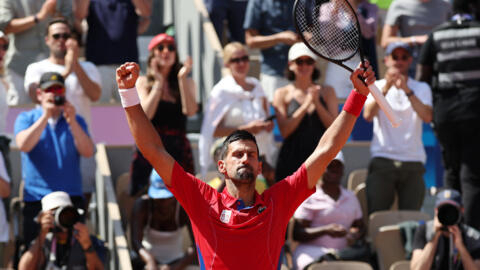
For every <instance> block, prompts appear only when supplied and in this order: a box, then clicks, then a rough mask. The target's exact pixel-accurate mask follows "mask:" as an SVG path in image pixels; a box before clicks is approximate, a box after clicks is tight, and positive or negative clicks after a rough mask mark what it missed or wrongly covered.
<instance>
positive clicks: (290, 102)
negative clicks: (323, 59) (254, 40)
mask: <svg viewBox="0 0 480 270" xmlns="http://www.w3.org/2000/svg"><path fill="white" fill-rule="evenodd" d="M316 60H317V56H316V55H315V54H314V53H313V52H312V51H310V49H308V48H307V46H306V45H305V44H303V43H296V44H294V45H293V46H292V47H291V48H290V51H289V52H288V66H287V70H286V77H287V79H288V80H290V81H291V83H290V84H289V85H287V86H285V87H282V88H280V89H278V90H277V91H276V92H275V99H274V101H273V106H274V108H275V114H276V116H277V121H278V127H279V128H280V134H282V136H283V138H284V139H285V140H284V141H283V145H282V148H281V150H280V154H279V156H278V160H277V165H276V171H275V179H276V180H277V181H278V180H282V179H284V178H285V177H287V176H288V175H290V174H292V173H293V172H295V170H296V169H297V168H298V167H299V166H300V165H301V164H302V163H303V161H304V160H305V159H306V158H307V157H308V156H310V155H311V154H312V153H313V151H314V150H315V147H316V146H317V142H318V140H319V139H320V137H322V135H323V133H324V132H325V130H326V129H327V128H328V127H329V126H330V125H331V124H332V122H333V120H335V118H336V117H337V115H338V101H337V97H336V96H335V91H334V90H333V88H331V87H328V86H321V85H318V84H316V82H315V81H316V80H317V79H318V78H319V77H320V71H319V70H318V69H317V68H316V67H315V61H316Z"/></svg>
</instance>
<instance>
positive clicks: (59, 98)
mask: <svg viewBox="0 0 480 270" xmlns="http://www.w3.org/2000/svg"><path fill="white" fill-rule="evenodd" d="M65 101H66V99H65V96H55V97H54V98H53V103H54V104H55V106H62V105H63V104H65Z"/></svg>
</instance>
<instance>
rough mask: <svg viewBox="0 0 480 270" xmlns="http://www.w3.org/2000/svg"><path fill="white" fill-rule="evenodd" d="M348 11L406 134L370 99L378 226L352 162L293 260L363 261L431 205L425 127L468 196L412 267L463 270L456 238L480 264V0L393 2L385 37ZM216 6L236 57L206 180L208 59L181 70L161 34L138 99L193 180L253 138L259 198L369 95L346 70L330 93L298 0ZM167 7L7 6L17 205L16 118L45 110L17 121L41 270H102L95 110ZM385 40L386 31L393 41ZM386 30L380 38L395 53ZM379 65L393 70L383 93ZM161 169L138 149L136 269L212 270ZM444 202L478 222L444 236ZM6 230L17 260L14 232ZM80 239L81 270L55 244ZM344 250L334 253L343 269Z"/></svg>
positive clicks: (319, 205)
mask: <svg viewBox="0 0 480 270" xmlns="http://www.w3.org/2000/svg"><path fill="white" fill-rule="evenodd" d="M349 2H350V4H351V5H352V7H353V8H354V9H355V10H356V11H357V15H358V18H359V22H360V27H361V29H362V46H363V47H364V51H365V52H366V57H367V58H368V60H369V61H370V62H371V63H372V66H373V68H374V70H375V72H376V76H377V78H378V81H376V82H375V84H376V85H377V87H378V88H379V89H381V91H382V93H383V95H384V96H385V98H386V100H387V102H388V103H389V104H390V106H391V107H392V109H393V111H394V112H395V113H397V114H398V115H399V116H400V118H401V119H402V123H401V125H400V127H398V128H393V127H392V126H391V125H390V123H389V122H388V120H387V118H386V116H385V114H384V113H383V112H382V111H381V110H380V109H379V107H378V105H377V103H376V102H375V100H374V99H373V98H372V97H371V95H370V96H369V97H368V100H367V102H366V105H365V108H364V111H363V117H364V118H365V119H366V120H367V121H373V138H372V141H371V157H372V159H371V161H370V163H369V167H368V176H367V179H366V195H367V202H368V204H367V206H368V208H367V209H368V210H367V211H368V212H367V213H362V211H361V207H360V205H359V202H358V200H357V199H356V197H355V196H354V195H353V193H351V192H350V191H347V190H346V189H344V188H343V187H341V183H340V180H341V178H342V175H343V169H344V166H345V160H344V159H343V157H337V158H335V159H334V160H333V161H332V162H331V163H330V165H329V166H328V167H327V169H326V172H325V174H324V176H323V177H322V181H319V183H318V185H317V192H316V193H315V194H313V195H312V196H311V197H310V198H308V199H307V200H306V201H305V202H304V203H303V204H302V205H301V206H300V207H299V208H298V209H297V211H296V212H295V215H294V217H293V218H294V219H295V222H294V239H295V240H297V241H299V242H300V245H299V247H298V248H297V250H296V251H295V253H294V255H293V263H294V265H296V266H295V267H296V268H298V269H304V267H306V266H307V265H309V264H311V263H314V262H317V261H322V260H330V259H332V258H331V257H332V256H333V257H335V259H338V258H340V257H341V256H338V254H339V253H341V252H342V250H345V249H349V248H356V249H362V248H363V247H362V246H359V245H360V244H359V243H362V244H363V241H364V236H365V226H366V224H364V223H363V218H362V217H363V216H364V215H369V214H372V213H374V212H376V211H381V210H388V209H390V208H391V207H392V204H393V201H394V198H395V196H396V197H397V200H398V209H400V210H420V209H421V207H422V205H423V200H424V197H425V193H426V188H425V183H424V179H423V177H424V176H423V175H424V172H425V163H426V153H425V150H424V146H423V143H422V125H423V123H432V126H433V129H434V131H435V134H436V135H437V138H438V139H439V142H440V145H441V147H442V157H443V161H444V166H445V185H446V187H448V188H451V189H452V190H447V191H446V192H447V195H446V194H445V192H443V193H440V194H439V195H438V198H437V200H438V202H437V203H436V205H435V217H434V220H433V221H431V222H427V223H426V224H425V225H421V226H420V227H419V229H418V230H419V231H420V232H419V233H417V235H416V236H415V242H414V253H413V259H412V269H417V267H418V269H443V268H442V266H439V265H442V264H448V263H452V262H450V261H448V260H447V261H445V260H444V259H442V254H444V252H449V251H448V250H449V247H448V245H447V244H448V238H447V237H451V239H453V240H452V241H450V243H449V245H450V246H451V247H452V246H455V247H456V250H457V252H458V253H459V254H460V257H461V258H462V260H461V262H462V263H463V264H464V266H463V267H464V269H471V268H469V267H470V266H472V265H477V267H478V259H480V253H479V252H480V249H479V247H480V245H478V244H477V242H478V241H480V240H478V235H477V234H479V232H478V231H477V230H480V218H479V216H478V215H476V214H475V209H476V207H477V206H480V195H479V193H480V184H479V183H480V179H479V178H480V172H479V168H480V166H478V164H476V158H475V153H477V152H478V151H476V150H477V148H478V146H480V144H479V143H478V142H477V140H476V138H477V137H478V136H477V134H478V133H477V132H478V131H479V130H480V129H479V128H478V124H477V123H478V118H479V117H480V112H479V108H480V106H479V104H478V102H479V101H480V96H479V94H478V92H479V91H478V90H479V87H480V86H479V82H480V76H479V75H478V74H477V73H478V71H477V69H478V63H479V60H480V58H479V57H478V52H477V51H478V50H479V48H478V45H476V42H474V41H475V40H476V39H478V36H479V35H480V30H479V26H478V25H479V23H478V21H477V20H478V17H476V15H477V14H476V13H477V12H479V11H478V10H477V9H476V6H475V5H474V3H473V2H471V1H468V0H453V1H451V2H449V1H446V0H425V1H419V0H394V1H393V2H392V4H391V5H390V8H389V9H388V12H387V15H386V20H385V24H384V25H383V26H382V25H379V24H378V7H377V6H376V5H375V4H371V3H369V2H368V0H363V1H362V0H349ZM205 4H206V7H207V10H208V13H209V16H210V17H211V21H212V23H213V24H214V27H215V30H216V32H217V34H218V35H219V37H220V38H222V37H223V36H224V34H223V30H224V21H225V20H228V29H229V34H227V35H225V36H226V38H227V40H228V42H227V44H226V45H225V46H224V50H223V62H224V67H225V68H226V70H227V71H228V75H226V76H224V77H223V78H222V79H221V80H220V81H219V82H217V83H216V85H215V86H214V88H213V89H211V91H210V89H207V90H206V91H209V92H210V95H209V99H208V100H207V101H206V102H205V106H204V107H203V116H204V117H203V122H202V128H201V134H200V141H199V163H200V165H201V168H195V167H194V164H195V162H194V156H193V151H192V148H191V146H190V142H189V140H188V139H187V136H186V133H187V129H186V125H187V118H188V117H191V116H193V115H195V114H197V112H198V111H199V108H200V106H199V105H198V101H197V99H196V96H197V95H196V94H197V87H196V84H195V82H194V80H193V79H192V78H191V76H190V73H191V71H192V66H193V63H192V59H191V58H190V57H187V59H186V60H185V62H183V63H181V62H180V60H179V55H178V52H177V45H178V44H177V43H176V40H175V38H174V37H173V36H171V35H168V34H166V33H159V34H158V35H156V36H154V37H153V39H152V40H151V41H150V43H149V45H148V51H149V56H148V60H147V68H146V74H145V75H144V76H141V77H140V78H139V79H138V81H137V85H136V87H137V89H138V93H139V97H140V102H141V106H142V108H143V110H144V111H145V114H146V115H147V117H148V119H149V120H150V121H151V122H152V124H153V126H154V128H155V130H156V132H157V133H158V134H159V135H160V137H161V139H162V142H163V144H164V146H165V150H166V151H167V152H168V153H169V154H170V155H172V156H173V158H174V159H175V160H176V161H178V162H179V164H180V165H181V166H182V167H183V168H184V169H185V171H186V172H188V173H191V174H195V173H196V172H200V173H201V175H202V176H205V175H207V172H208V171H209V170H211V169H212V167H213V166H212V162H211V161H212V153H215V152H216V151H215V150H216V149H215V146H218V143H216V142H215V141H216V140H223V137H225V136H228V135H229V134H230V133H232V132H233V131H235V130H246V131H249V132H251V133H252V134H254V135H255V136H256V139H257V141H258V142H259V143H258V144H259V146H260V149H259V150H260V155H259V158H260V159H261V161H262V162H263V171H262V174H261V175H260V176H259V178H258V179H257V181H263V182H262V188H261V189H257V190H258V191H259V192H263V191H264V190H265V189H267V188H268V187H270V186H272V185H274V184H275V182H278V181H281V180H283V179H284V178H285V177H287V176H289V175H290V174H292V173H294V172H295V171H296V170H297V169H298V167H299V166H301V164H302V163H303V161H304V160H305V159H306V158H307V157H308V156H309V155H310V154H311V153H312V152H313V150H314V149H315V147H316V146H317V142H318V141H319V139H320V138H321V137H322V135H323V133H324V132H325V130H326V129H328V128H329V126H330V125H331V124H332V123H333V121H334V120H335V118H336V117H337V115H338V112H339V110H338V107H339V103H341V101H342V100H343V99H344V98H346V97H347V96H348V93H349V92H350V90H351V89H352V84H351V83H350V80H348V79H347V78H348V77H349V74H348V72H346V71H345V70H344V69H343V68H341V67H339V66H338V65H336V64H334V63H330V62H329V63H327V65H326V69H325V75H323V77H324V78H325V80H324V83H323V84H320V82H319V81H320V78H321V77H322V76H321V75H322V74H321V72H320V69H319V67H320V65H319V58H318V57H317V56H316V55H315V54H314V53H313V52H312V51H310V50H309V49H308V48H307V47H306V46H305V45H304V44H303V43H302V42H300V41H301V40H300V38H299V36H298V35H297V34H296V33H295V32H296V30H295V27H294V26H293V21H292V19H291V18H292V16H291V13H292V9H293V4H294V1H293V0H245V1H234V0H228V1H215V0H205ZM151 9H152V0H131V1H130V0H108V1H105V0H73V1H62V0H45V1H38V2H35V1H30V2H28V1H14V0H4V1H0V75H1V76H0V150H1V151H2V156H0V197H1V198H6V197H8V196H9V195H10V179H11V177H10V167H9V166H10V163H9V162H10V160H9V158H8V150H9V138H8V137H6V136H4V135H5V124H6V115H7V112H8V106H14V105H25V104H36V107H35V108H34V109H32V110H30V111H25V112H23V113H21V114H20V115H19V116H18V118H17V119H16V121H15V124H14V136H15V137H14V138H13V139H14V140H15V142H16V145H17V146H18V148H19V149H20V151H21V159H22V176H23V180H24V182H25V185H24V189H23V194H24V197H23V199H24V206H23V210H22V217H23V233H22V236H23V244H24V245H25V253H24V255H23V256H22V257H21V259H20V264H19V267H20V268H23V267H24V268H25V269H27V268H28V267H29V266H30V265H32V264H38V265H43V266H45V267H48V265H49V264H55V265H56V266H57V267H61V266H62V265H69V266H72V267H74V266H76V265H78V264H82V265H87V266H88V267H89V268H95V269H102V268H103V264H104V261H103V255H102V251H101V248H100V244H99V243H98V239H95V238H94V237H89V232H88V229H87V228H86V227H85V225H84V224H83V223H84V222H85V215H84V212H85V211H86V210H87V208H88V204H89V200H90V195H91V193H92V192H93V191H94V187H95V185H94V181H95V174H94V173H95V166H96V165H95V159H94V157H93V154H94V152H95V146H94V144H93V142H92V139H91V137H92V135H91V134H92V132H93V131H92V126H91V112H90V108H91V106H92V104H93V103H94V102H101V103H115V104H118V102H119V101H120V99H119V96H118V94H117V93H118V92H117V85H116V82H115V69H116V68H117V67H118V66H119V65H120V64H122V63H124V62H138V61H139V53H138V47H137V37H138V35H140V34H141V33H143V32H144V31H145V30H146V29H147V27H148V25H149V23H150V14H151V12H152V11H151ZM432 14H435V16H432ZM452 16H453V17H452ZM85 24H86V25H88V28H85ZM377 27H383V28H382V30H381V31H377ZM377 33H381V38H380V40H377ZM83 36H86V38H85V39H84V38H82V37H83ZM82 40H85V44H84V46H83V44H82ZM459 40H461V41H462V42H460V41H459ZM377 43H378V44H379V45H380V46H377ZM377 48H382V50H383V49H384V50H385V51H384V53H382V54H379V55H384V56H385V57H384V58H383V59H380V58H379V57H378V56H377ZM83 49H84V56H85V57H84V58H83V56H82V55H83V53H82V50H83ZM254 49H259V50H260V54H261V60H260V66H261V68H260V74H259V78H258V79H257V78H255V77H251V76H248V74H249V70H250V60H251V58H250V54H251V52H252V50H254ZM379 60H381V63H380V62H379ZM359 61H360V57H359V56H355V57H353V58H352V59H350V60H349V61H348V62H346V63H344V64H346V65H347V66H351V67H352V68H354V67H355V66H357V65H358V62H359ZM417 63H418V65H417ZM380 67H385V72H384V73H385V74H384V75H383V76H382V77H383V79H380V78H381V68H380ZM339 101H340V102H339ZM272 112H273V113H272ZM274 125H277V127H278V130H279V133H280V136H281V137H282V139H281V141H280V142H278V141H275V139H274V134H273V129H274ZM279 145H280V148H278V146H279ZM212 150H213V151H212ZM478 150H480V149H478ZM216 154H217V155H215V156H214V157H213V160H214V161H215V162H218V159H219V158H220V155H219V153H216ZM215 165H216V164H215ZM152 169H153V167H152V165H151V164H150V163H149V162H148V161H147V159H146V158H145V157H144V156H143V155H142V153H141V152H140V151H139V150H138V149H135V151H134V153H133V160H132V163H131V168H130V189H129V193H130V195H131V196H132V197H135V198H137V201H136V202H135V206H134V208H133V212H132V216H131V220H132V222H131V224H130V226H131V235H130V236H131V237H130V238H131V239H130V240H131V243H132V248H133V250H134V251H135V254H136V256H137V258H138V262H140V263H139V264H138V265H137V266H138V267H140V268H141V267H145V268H148V269H157V268H158V269H185V268H186V267H187V266H188V265H190V264H192V263H195V260H194V257H195V252H194V250H195V246H194V245H193V246H192V247H189V249H188V250H187V251H185V250H183V247H182V246H181V243H182V242H183V237H184V235H183V234H182V230H183V229H184V227H185V228H187V229H188V230H189V231H191V228H190V224H189V222H188V218H187V216H186V213H185V211H184V210H183V209H182V207H181V206H180V204H179V203H178V202H177V201H176V199H175V198H174V197H173V195H172V194H171V193H170V192H169V191H168V189H167V188H165V185H164V184H163V181H162V179H161V178H160V176H159V175H158V174H157V173H156V171H155V170H152ZM204 180H205V181H209V180H212V179H204ZM218 180H219V183H217V184H215V185H216V187H218V189H219V190H221V189H223V188H224V187H225V183H222V180H223V179H222V177H221V176H220V178H219V179H218ZM265 180H266V181H265ZM260 190H261V191H260ZM456 191H458V194H457V192H456ZM58 192H63V193H58ZM449 198H450V199H449ZM451 198H453V199H451ZM445 201H448V202H447V203H450V204H452V205H454V206H455V207H457V209H459V210H458V211H460V212H461V213H462V215H464V218H463V219H462V223H461V225H458V226H457V225H456V224H455V225H452V226H449V227H448V228H444V227H442V226H441V225H439V224H440V223H439V221H438V218H437V214H438V209H439V207H440V206H441V205H443V204H444V203H445ZM452 201H453V203H452ZM64 206H71V207H74V208H75V209H78V210H79V213H80V214H79V219H78V223H76V224H75V225H72V227H71V228H69V229H58V228H57V227H58V226H57V225H56V224H55V222H54V215H53V212H54V211H55V209H57V208H61V207H64ZM4 208H5V207H4V206H3V202H2V201H1V200H0V228H8V227H7V226H6V224H7V222H6V214H5V211H4V210H5V209H4ZM154 208H155V211H153V209H154ZM80 209H81V210H83V212H82V211H81V210H80ZM335 211H337V212H335ZM339 212H341V215H339V214H338V213H339ZM463 221H464V222H463ZM60 227H61V226H60ZM52 229H53V230H52ZM72 230H75V231H77V233H76V234H73V235H74V241H71V240H72V239H71V238H72V237H73V236H72V235H71V234H69V233H71V231H72ZM0 231H1V233H0V253H2V249H3V248H4V247H5V242H6V241H7V240H8V237H7V234H8V231H7V230H3V229H1V230H0ZM52 231H53V234H52ZM472 235H473V236H472ZM467 236H468V237H467ZM67 238H68V241H67V243H70V242H71V251H72V252H78V253H79V254H81V255H79V256H75V260H74V259H73V258H72V256H70V254H64V253H62V252H58V248H57V247H56V245H59V244H61V245H65V239H67ZM56 239H58V240H56ZM446 239H447V240H446ZM462 239H463V240H462ZM472 239H473V240H472ZM56 241H60V242H61V243H59V244H58V243H57V242H56ZM191 241H193V238H192V239H191ZM44 245H45V247H47V248H46V249H45V248H44V247H43V246H44ZM437 245H438V246H439V248H436V246H437ZM332 248H333V249H334V251H333V255H332V256H330V257H329V256H326V255H329V254H331V253H332ZM60 250H61V248H60ZM362 251H363V250H362ZM442 252H443V253H442ZM450 252H451V251H450ZM52 254H54V255H53V256H52ZM468 254H469V255H470V256H467V255H468ZM361 255H362V256H361V257H362V258H360V257H357V258H354V259H365V254H364V253H362V254H361ZM347 257H348V256H347ZM367 257H368V256H367ZM426 257H428V260H427V259H426ZM447 257H448V256H447ZM77 259H78V260H77ZM349 259H352V258H349ZM367 260H368V258H367ZM0 263H3V262H2V261H1V260H0ZM455 263H457V264H458V263H459V262H458V261H456V262H455ZM432 265H433V266H432ZM0 266H1V265H0ZM424 267H426V268H424Z"/></svg>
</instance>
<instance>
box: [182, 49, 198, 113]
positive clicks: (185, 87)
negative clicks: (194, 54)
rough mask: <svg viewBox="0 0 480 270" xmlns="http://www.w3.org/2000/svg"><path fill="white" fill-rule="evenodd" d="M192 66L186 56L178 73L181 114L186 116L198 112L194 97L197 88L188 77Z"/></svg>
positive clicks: (189, 58)
mask: <svg viewBox="0 0 480 270" xmlns="http://www.w3.org/2000/svg"><path fill="white" fill-rule="evenodd" d="M192 64H193V63H192V58H191V57H190V56H188V57H187V60H185V62H184V63H183V67H182V68H181V69H180V70H179V71H178V87H179V88H180V99H181V102H182V113H183V114H184V115H186V116H193V115H195V114H196V113H197V111H198V104H197V99H196V97H195V94H196V91H197V87H196V85H195V82H194V81H193V79H192V78H189V77H188V74H190V71H192Z"/></svg>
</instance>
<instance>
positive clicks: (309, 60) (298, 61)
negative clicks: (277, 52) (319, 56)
mask: <svg viewBox="0 0 480 270" xmlns="http://www.w3.org/2000/svg"><path fill="white" fill-rule="evenodd" d="M295 64H297V65H298V66H301V65H303V64H306V65H309V66H311V65H313V64H315V60H313V59H312V58H307V59H300V58H297V59H295Z"/></svg>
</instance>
